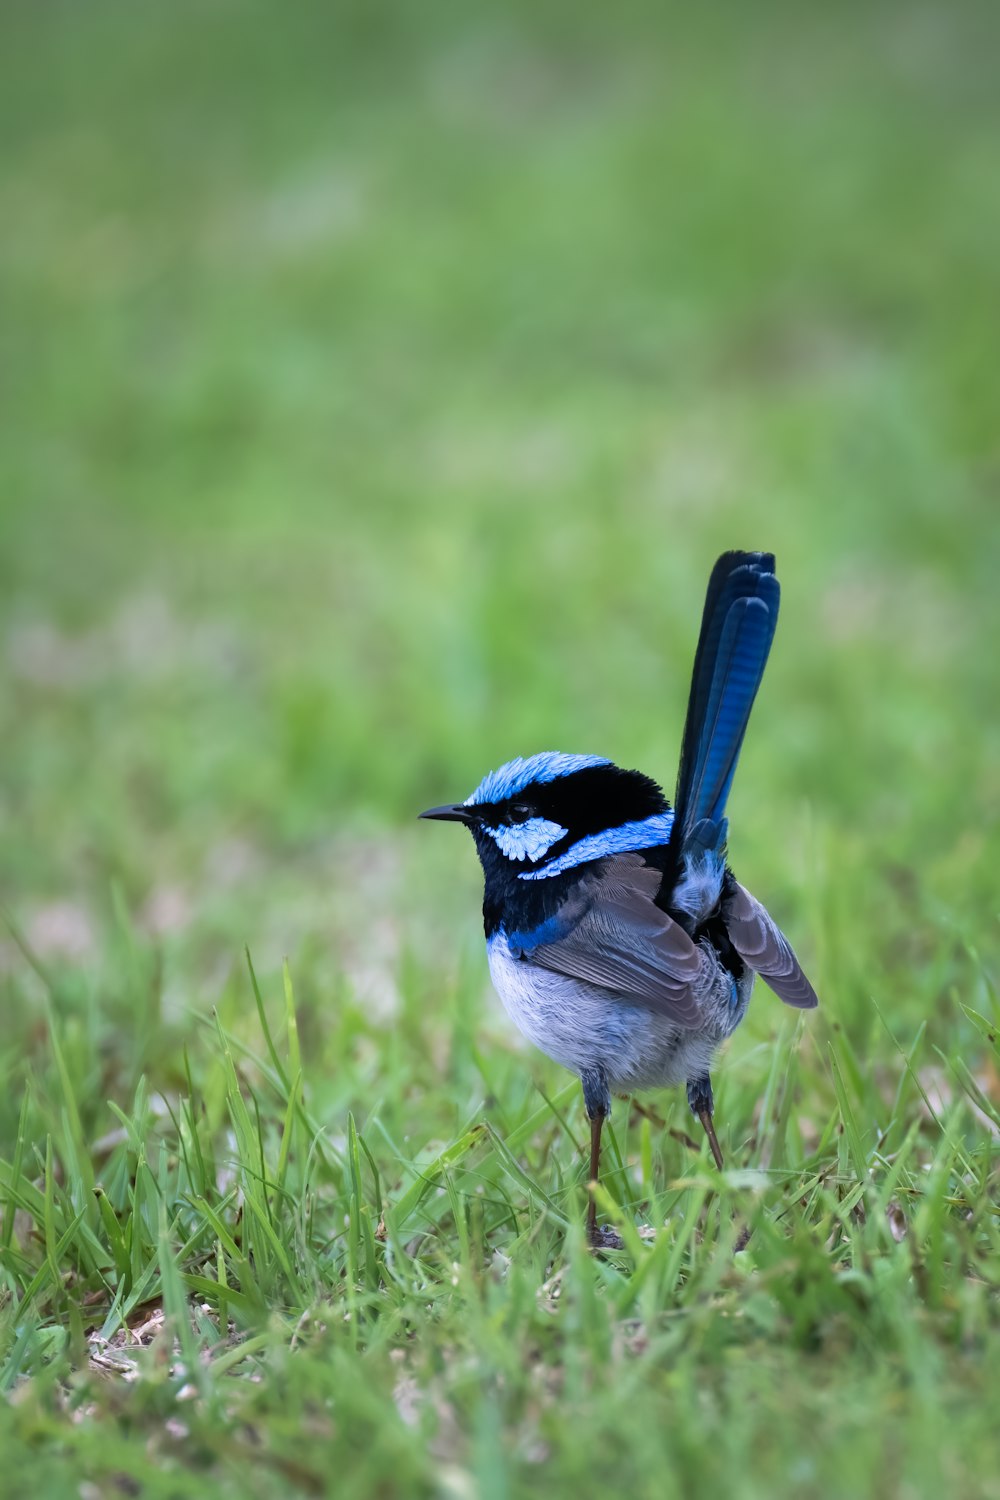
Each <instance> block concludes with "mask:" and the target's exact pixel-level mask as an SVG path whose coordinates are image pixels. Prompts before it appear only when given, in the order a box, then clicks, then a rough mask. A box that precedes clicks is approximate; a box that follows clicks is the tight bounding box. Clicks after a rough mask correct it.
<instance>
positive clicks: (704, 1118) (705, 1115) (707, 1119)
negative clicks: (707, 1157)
mask: <svg viewBox="0 0 1000 1500" xmlns="http://www.w3.org/2000/svg"><path fill="white" fill-rule="evenodd" d="M698 1118H699V1120H700V1121H701V1123H702V1125H703V1126H704V1128H705V1134H706V1135H707V1136H708V1144H709V1145H710V1146H711V1148H712V1155H713V1156H714V1157H715V1165H716V1166H717V1167H718V1169H719V1171H720V1172H721V1171H722V1169H723V1166H724V1165H725V1163H724V1162H723V1160H722V1152H721V1151H720V1150H719V1138H718V1136H717V1135H716V1133H715V1126H714V1125H713V1124H712V1116H711V1115H710V1114H709V1112H708V1110H707V1109H703V1110H700V1111H699V1113H698Z"/></svg>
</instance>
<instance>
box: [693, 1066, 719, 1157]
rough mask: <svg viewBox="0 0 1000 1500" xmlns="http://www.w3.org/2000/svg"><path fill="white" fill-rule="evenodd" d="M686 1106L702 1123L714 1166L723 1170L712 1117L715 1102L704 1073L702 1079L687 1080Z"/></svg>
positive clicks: (709, 1083)
mask: <svg viewBox="0 0 1000 1500" xmlns="http://www.w3.org/2000/svg"><path fill="white" fill-rule="evenodd" d="M687 1094H688V1104H690V1106H691V1113H692V1114H693V1115H697V1116H698V1119H699V1120H700V1121H701V1123H702V1128H703V1129H704V1131H705V1134H706V1135H707V1136H708V1144H709V1145H710V1146H711V1148H712V1155H713V1157H714V1158H715V1165H716V1166H717V1167H718V1169H719V1171H720V1172H721V1171H722V1169H723V1165H724V1163H723V1160H722V1152H721V1150H720V1149H719V1138H718V1136H717V1135H716V1133H715V1124H714V1122H713V1120H712V1115H713V1114H714V1112H715V1100H714V1098H713V1097H712V1080H711V1079H710V1078H709V1076H708V1074H707V1073H706V1074H705V1075H704V1077H703V1078H689V1079H688V1086H687Z"/></svg>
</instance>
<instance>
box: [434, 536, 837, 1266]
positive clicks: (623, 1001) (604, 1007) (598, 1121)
mask: <svg viewBox="0 0 1000 1500" xmlns="http://www.w3.org/2000/svg"><path fill="white" fill-rule="evenodd" d="M779 599H780V588H779V584H778V579H777V576H776V574H775V560H774V554H773V553H770V552H744V551H730V552H725V553H723V555H722V556H721V557H720V558H719V559H718V561H717V562H716V564H715V566H714V568H713V569H712V573H711V576H710V578H709V583H708V589H707V593H706V597H705V606H704V611H703V614H702V621H701V631H700V634H699V637H698V644H697V648H696V651H695V658H694V669H693V672H692V678H691V689H690V694H689V698H688V706H687V716H686V719H685V724H684V732H683V736H682V740H681V754H680V768H679V771H678V776H677V786H676V791H675V794H674V802H673V807H671V805H670V803H669V802H668V800H667V798H666V797H665V796H664V793H663V791H662V789H661V787H660V785H659V784H658V783H657V782H656V781H654V780H653V779H652V778H651V777H649V776H646V775H644V774H643V773H642V772H641V771H634V770H625V769H622V768H621V767H620V766H617V765H615V764H614V763H613V762H612V761H610V760H608V759H606V758H605V757H603V756H600V755H575V754H563V753H561V752H558V751H541V752H539V753H537V754H534V755H529V756H527V757H518V758H516V759H514V760H510V761H508V762H507V763H506V764H505V765H502V766H500V767H499V768H498V769H497V770H495V771H490V772H489V774H488V775H486V776H484V777H483V779H482V781H480V783H479V785H478V786H477V787H476V789H475V791H474V792H473V793H472V794H471V796H469V797H467V798H466V799H465V801H464V802H456V803H448V804H445V805H443V806H440V807H431V808H428V809H427V810H426V812H422V813H420V815H419V816H420V817H421V818H430V819H440V820H443V821H451V822H458V823H464V824H465V826H466V827H467V828H468V829H469V830H470V832H471V833H472V837H473V839H474V841H475V845H476V850H477V853H478V855H479V859H480V862H481V864H482V869H483V876H484V895H483V925H484V929H485V934H486V952H487V958H488V962H489V969H490V975H491V978H492V981H493V985H494V987H495V989H496V990H497V992H498V994H499V996H500V999H501V1001H502V1002H503V1005H504V1007H505V1009H506V1011H507V1013H508V1014H509V1016H510V1018H511V1019H512V1020H513V1022H514V1023H515V1025H516V1026H517V1027H518V1028H519V1030H520V1031H521V1032H522V1033H523V1034H524V1036H526V1037H527V1038H528V1040H529V1041H531V1042H533V1043H534V1044H535V1046H537V1047H538V1048H540V1050H541V1051H542V1052H544V1053H545V1054H546V1055H547V1056H549V1057H551V1058H554V1059H555V1061H556V1062H558V1063H561V1064H562V1065H563V1066H564V1067H566V1068H568V1069H570V1070H571V1071H572V1072H573V1073H576V1074H577V1075H578V1076H579V1078H580V1081H581V1084H582V1088H583V1102H584V1107H585V1110H586V1113H587V1117H588V1119H589V1122H590V1196H589V1203H588V1208H587V1219H586V1232H587V1237H588V1240H589V1242H590V1244H591V1246H592V1247H593V1248H595V1249H599V1248H602V1247H603V1248H608V1247H613V1246H620V1244H621V1241H620V1239H619V1238H618V1236H617V1234H616V1232H615V1231H614V1230H613V1229H611V1228H610V1227H606V1226H603V1227H600V1228H599V1227H598V1224H597V1202H596V1197H595V1194H594V1187H595V1186H596V1183H597V1181H598V1174H599V1170H600V1150H601V1132H602V1127H603V1125H604V1122H605V1120H606V1119H607V1118H608V1116H609V1114H610V1112H611V1095H612V1093H615V1094H619V1095H624V1096H629V1095H631V1094H633V1093H634V1092H635V1091H637V1090H644V1089H650V1088H665V1087H671V1086H674V1085H677V1084H682V1083H683V1084H684V1085H685V1086H686V1089H687V1099H688V1104H689V1105H690V1108H691V1111H692V1113H693V1114H694V1116H695V1117H696V1118H697V1119H698V1120H699V1121H700V1122H701V1125H702V1127H703V1129H704V1131H705V1135H706V1136H707V1138H708V1143H709V1146H710V1149H711V1152H712V1156H713V1158H714V1160H715V1164H716V1166H717V1168H718V1169H719V1171H720V1172H721V1171H722V1170H723V1167H724V1162H723V1157H722V1152H721V1150H720V1147H719V1141H718V1137H717V1134H716V1130H715V1124H714V1118H713V1116H714V1110H715V1103H714V1097H713V1092H712V1081H711V1068H712V1064H713V1060H714V1058H715V1054H716V1052H717V1050H718V1048H719V1046H720V1044H721V1043H722V1042H724V1041H725V1040H726V1038H727V1037H729V1036H730V1035H731V1034H732V1033H733V1032H734V1031H735V1030H736V1027H737V1026H738V1025H739V1024H740V1022H741V1021H742V1020H743V1018H744V1016H745V1015H746V1012H747V1006H748V1004H749V1001H750V993H751V990H752V988H753V983H754V979H755V977H756V976H757V975H759V976H760V978H761V979H762V980H763V981H764V983H765V984H766V985H768V986H769V988H770V989H771V990H772V991H773V992H774V994H776V995H777V996H778V997H779V999H781V1000H783V1001H784V1002H785V1004H786V1005H790V1006H794V1007H796V1008H797V1009H800V1010H807V1009H811V1008H813V1007H814V1006H815V1005H816V1004H817V996H816V991H815V990H814V989H813V986H812V985H811V983H810V982H809V980H808V979H807V978H806V975H805V973H804V971H803V969H802V966H801V964H800V963H799V960H798V959H797V958H796V956H795V954H794V952H793V951H792V948H791V945H790V944H789V942H788V939H787V938H786V937H785V935H784V933H783V932H782V931H781V930H780V928H779V927H778V926H777V924H776V923H775V921H774V920H773V918H772V917H771V916H770V915H769V913H768V912H767V911H766V910H765V908H764V907H763V906H762V905H761V903H760V902H759V901H758V900H757V899H756V898H755V897H754V896H752V895H751V894H750V892H749V891H748V890H747V889H746V887H745V886H743V885H741V884H740V882H739V881H738V880H737V879H736V876H735V874H734V873H733V870H732V868H731V866H730V864H729V862H728V819H727V817H726V803H727V799H728V797H729V792H730V788H731V786H732V781H733V775H734V772H735V770H736V763H737V760H738V759H739V754H740V749H741V747H742V744H743V737H744V734H745V732H746V727H747V722H748V720H749V717H750V711H751V709H752V707H753V703H754V699H755V698H756V696H757V690H758V688H759V686H760V682H761V677H762V675H763V672H764V667H765V664H766V662H767V658H768V654H769V652H770V649H771V642H772V640H773V638H774V630H775V626H776V624H777V619H778V604H779Z"/></svg>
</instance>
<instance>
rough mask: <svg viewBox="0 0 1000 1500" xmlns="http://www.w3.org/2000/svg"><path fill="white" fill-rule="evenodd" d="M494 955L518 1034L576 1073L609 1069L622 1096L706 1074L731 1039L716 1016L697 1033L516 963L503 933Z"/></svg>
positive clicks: (492, 944)
mask: <svg viewBox="0 0 1000 1500" xmlns="http://www.w3.org/2000/svg"><path fill="white" fill-rule="evenodd" d="M486 952H487V956H488V958H489V965H490V974H491V976H492V979H493V984H494V987H495V988H496V991H497V994H498V995H499V996H500V999H501V1000H502V1001H503V1004H504V1009H505V1010H506V1012H507V1014H508V1015H509V1016H510V1018H511V1020H512V1021H513V1022H514V1024H515V1026H517V1028H518V1030H519V1031H521V1032H523V1034H524V1035H525V1036H526V1037H527V1038H528V1040H529V1041H530V1042H533V1043H534V1044H535V1046H536V1047H538V1048H539V1049H540V1050H541V1051H542V1052H544V1053H545V1054H546V1055H547V1056H548V1057H551V1058H554V1060H555V1061H556V1062H558V1063H562V1065H563V1067H565V1068H570V1069H571V1070H572V1071H573V1072H574V1073H578V1074H582V1073H583V1072H585V1071H587V1070H588V1069H593V1068H600V1069H602V1070H603V1071H604V1073H605V1075H606V1077H607V1079H608V1083H609V1085H610V1087H611V1088H612V1089H614V1090H617V1091H619V1092H621V1093H629V1092H631V1090H633V1089H643V1088H665V1087H669V1086H670V1085H671V1084H675V1083H683V1082H685V1081H686V1080H687V1079H689V1078H700V1077H703V1076H704V1074H705V1073H707V1072H708V1069H709V1066H710V1064H711V1061H712V1056H713V1054H714V1052H715V1050H716V1048H717V1046H718V1044H719V1042H720V1041H721V1040H722V1038H723V1037H724V1036H725V1035H727V1028H725V1027H723V1026H720V1025H718V1024H715V1023H713V1022H712V1021H711V1020H710V1019H708V1018H707V1019H706V1025H705V1027H703V1028H702V1029H700V1030H698V1031H692V1030H690V1029H688V1028H684V1027H680V1026H677V1025H676V1024H675V1023H674V1022H673V1021H671V1020H670V1019H669V1018H668V1017H666V1016H664V1015H662V1014H661V1013H659V1012H657V1011H653V1010H648V1009H647V1008H646V1007H645V1006H642V1005H631V1004H626V1003H625V1002H623V1001H622V1000H620V999H617V998H616V997H615V996H614V995H613V994H612V993H610V992H609V991H608V990H605V989H601V988H600V987H599V986H597V985H591V984H585V983H583V982H582V981H580V980H577V979H568V978H566V976H565V975H562V974H555V973H552V972H551V971H550V970H548V969H541V968H537V967H536V966H535V965H534V964H531V963H525V962H524V961H523V960H521V959H516V958H514V957H512V955H511V952H510V949H509V948H508V946H507V941H506V938H505V937H504V936H503V934H502V932H501V933H497V934H496V936H495V937H493V938H491V939H490V941H489V942H488V943H487V945H486ZM741 1013H742V1007H741ZM728 1029H731V1028H728Z"/></svg>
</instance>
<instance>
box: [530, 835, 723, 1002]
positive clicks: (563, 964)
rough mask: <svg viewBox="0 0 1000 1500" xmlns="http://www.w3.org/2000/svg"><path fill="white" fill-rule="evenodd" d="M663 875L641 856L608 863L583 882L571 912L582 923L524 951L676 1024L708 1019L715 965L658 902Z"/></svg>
mask: <svg viewBox="0 0 1000 1500" xmlns="http://www.w3.org/2000/svg"><path fill="white" fill-rule="evenodd" d="M661 880H662V875H661V873H660V871H659V870H655V869H652V868H651V867H650V866H648V865H646V864H645V862H644V861H643V859H642V858H641V856H640V855H638V854H625V855H621V856H619V857H618V858H616V859H612V860H609V861H608V862H607V864H606V865H605V866H604V868H603V870H602V872H601V874H600V875H599V876H596V877H595V878H594V879H592V880H589V881H584V882H581V887H580V890H579V892H578V894H577V895H576V898H575V900H574V902H573V903H572V904H571V906H570V907H569V908H567V909H566V911H565V913H564V914H565V916H566V918H567V920H568V921H571V922H572V921H573V920H574V918H575V925H574V926H573V927H572V928H571V930H570V931H569V932H568V933H567V934H566V935H565V936H564V937H561V938H560V939H559V940H558V941H557V942H553V943H542V944H540V945H539V946H538V947H537V948H533V949H531V950H530V952H528V953H526V954H525V958H526V960H527V962H529V963H533V964H538V965H540V966H541V967H542V968H544V969H550V970H552V971H554V972H556V973H559V974H566V975H568V976H570V977H572V978H574V979H581V980H584V981H585V982H586V983H588V984H596V985H600V986H601V987H602V988H604V989H607V990H611V991H612V992H613V993H614V996H615V998H616V999H618V1000H620V1001H621V1002H622V1003H623V1004H626V1005H645V1006H648V1007H649V1008H650V1009H651V1010H658V1011H660V1012H661V1013H663V1014H664V1015H667V1016H669V1017H670V1018H671V1020H673V1021H675V1022H676V1023H677V1025H679V1026H684V1027H686V1028H691V1029H696V1028H697V1027H699V1026H700V1025H701V1024H702V1023H703V1021H704V1015H703V1012H702V1009H701V1006H700V1004H699V1002H698V999H697V993H698V990H699V987H700V986H699V980H700V979H701V977H702V975H703V970H704V967H705V965H706V964H707V963H708V962H709V961H710V960H709V959H708V956H707V955H706V953H705V952H704V950H703V949H701V948H699V947H698V946H697V945H696V944H695V943H693V942H692V941H691V939H690V937H688V935H687V933H686V932H685V931H684V929H683V927H681V926H679V925H678V923H676V922H674V921H672V920H671V918H670V917H668V916H667V914H666V912H662V911H660V909H659V908H658V907H657V906H656V905H655V904H654V898H655V896H656V893H657V891H658V890H659V887H660V882H661Z"/></svg>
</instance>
